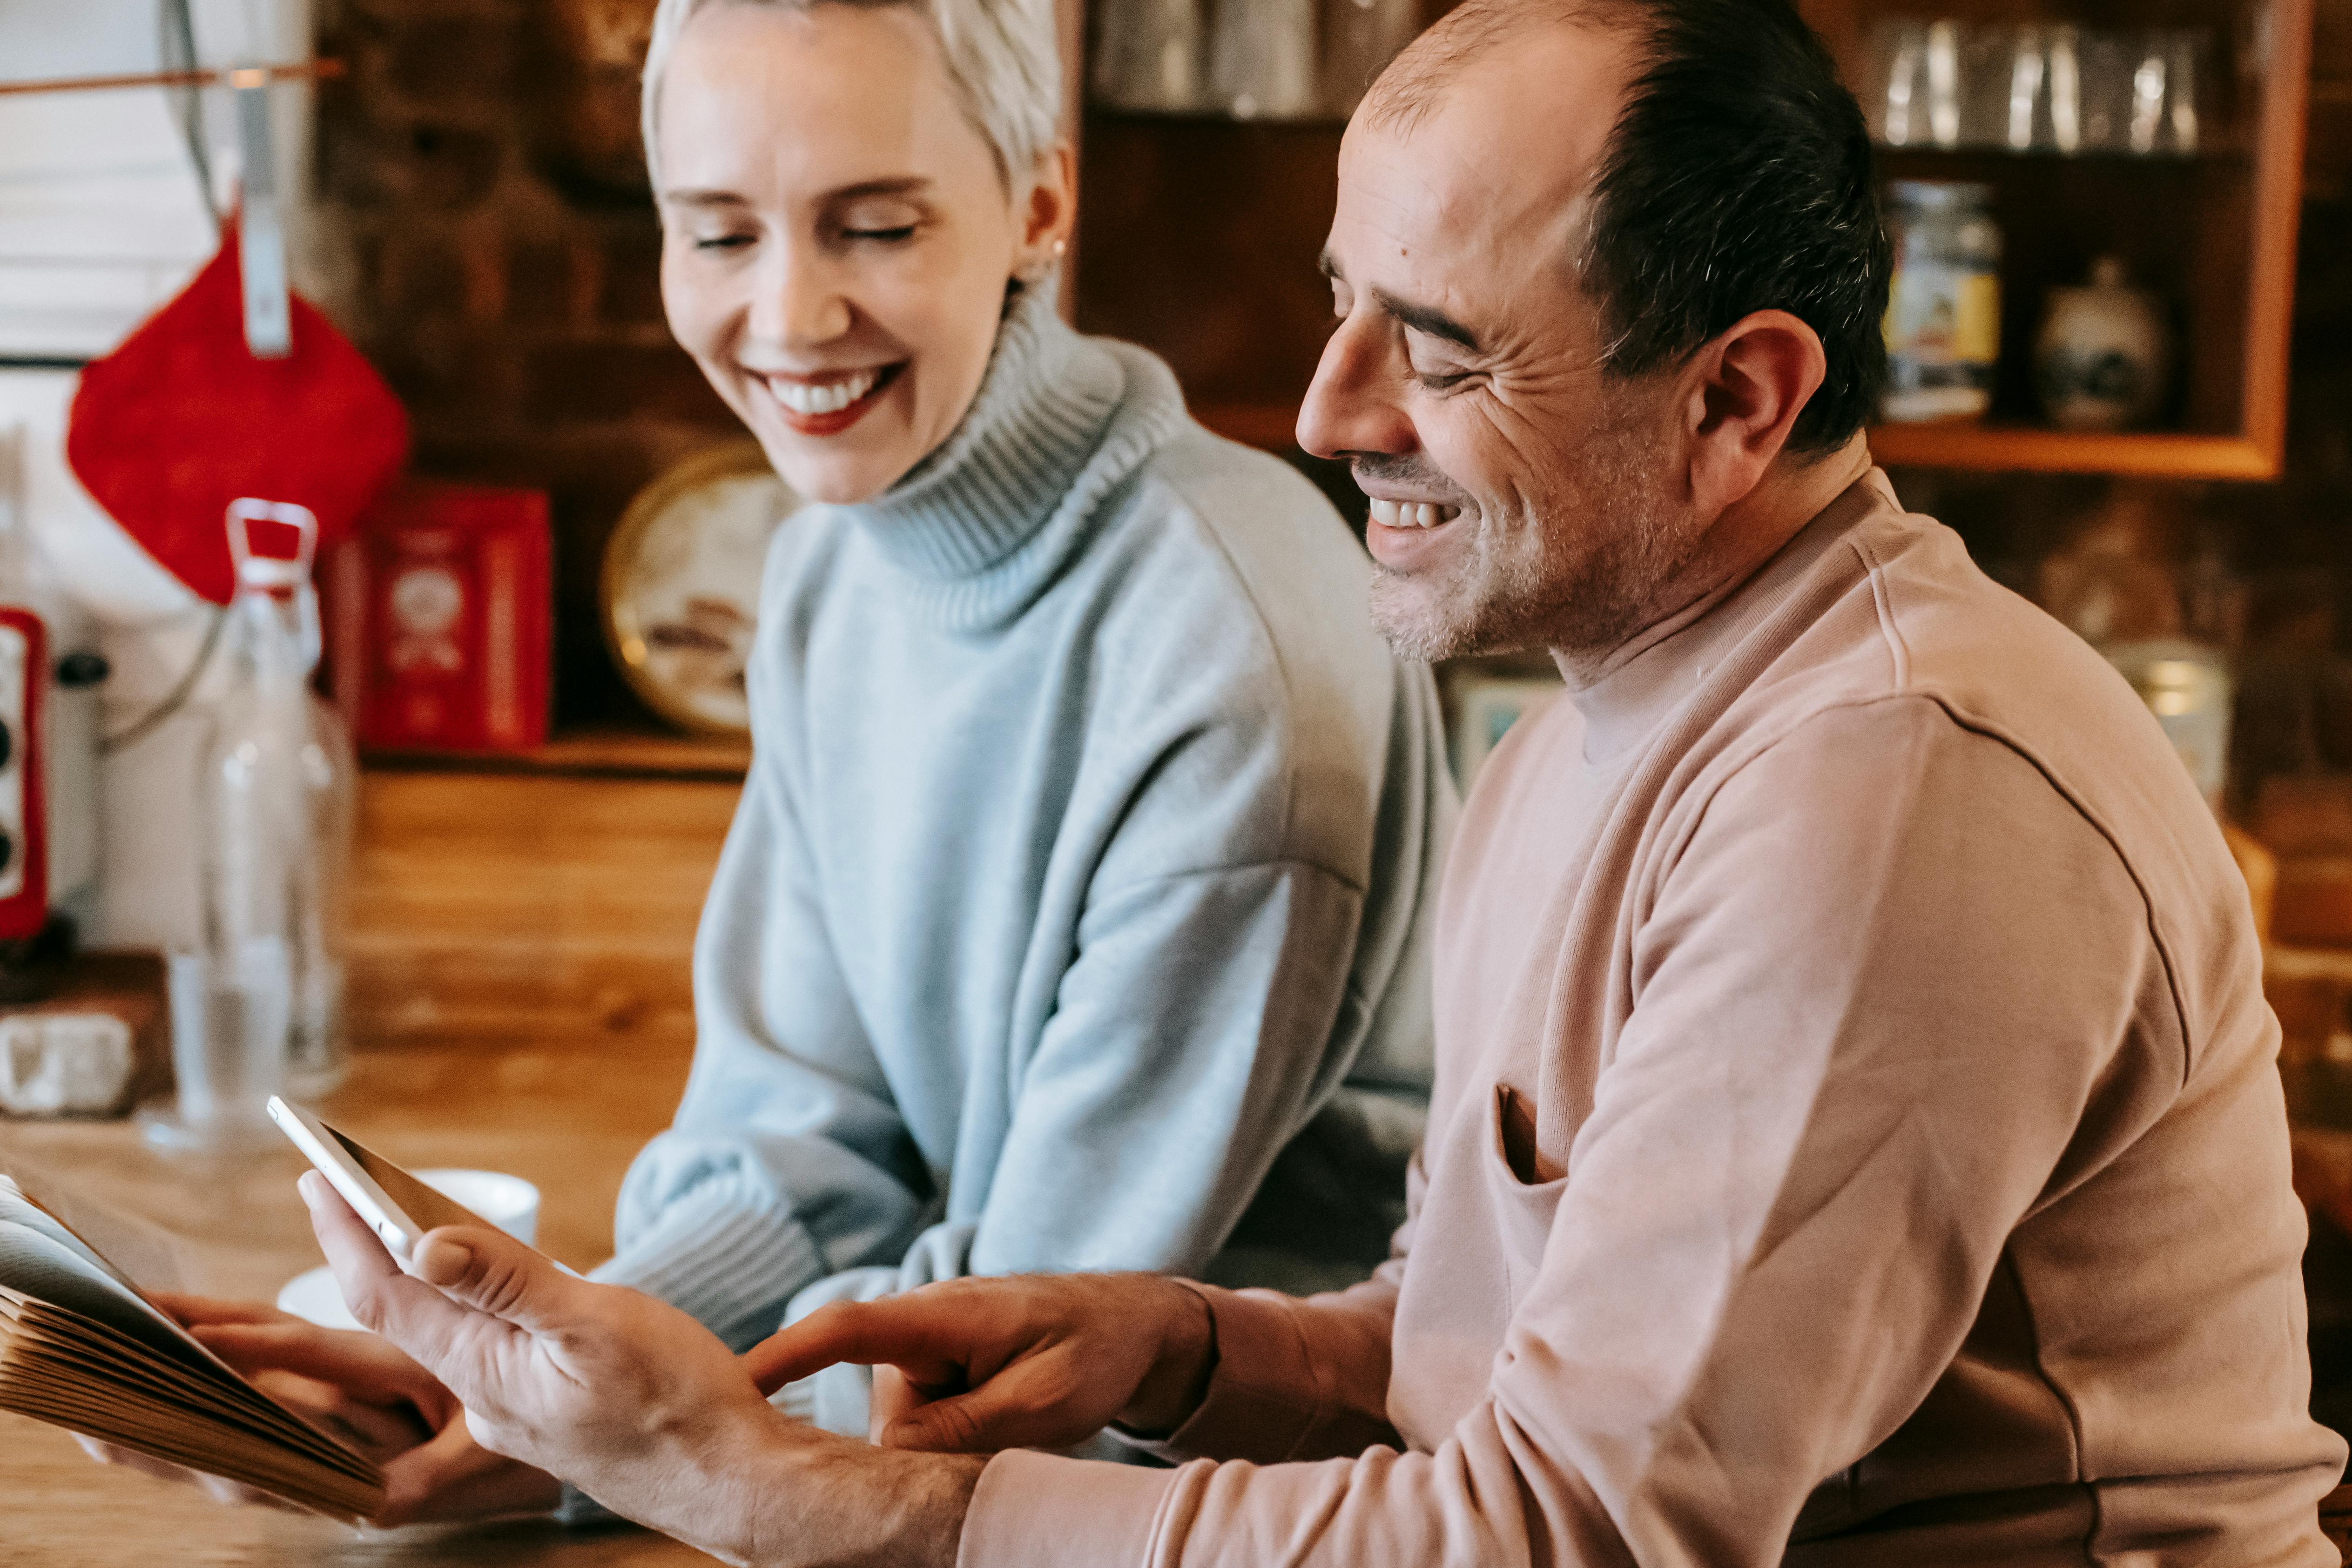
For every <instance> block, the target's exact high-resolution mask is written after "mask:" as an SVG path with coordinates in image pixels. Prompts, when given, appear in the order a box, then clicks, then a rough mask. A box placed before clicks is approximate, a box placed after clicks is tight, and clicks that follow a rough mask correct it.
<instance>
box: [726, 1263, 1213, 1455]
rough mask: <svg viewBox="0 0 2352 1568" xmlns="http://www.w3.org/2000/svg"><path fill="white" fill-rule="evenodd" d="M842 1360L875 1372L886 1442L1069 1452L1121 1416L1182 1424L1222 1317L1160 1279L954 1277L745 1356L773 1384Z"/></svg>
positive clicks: (877, 1434)
mask: <svg viewBox="0 0 2352 1568" xmlns="http://www.w3.org/2000/svg"><path fill="white" fill-rule="evenodd" d="M844 1361H846V1362H856V1363H860V1364H867V1365H872V1366H873V1367H874V1368H875V1377H874V1406H873V1408H874V1417H873V1421H874V1424H873V1433H874V1440H875V1441H876V1442H877V1443H880V1444H882V1445H884V1446H885V1447H888V1448H915V1449H928V1450H931V1451H934V1452H943V1453H966V1454H979V1453H992V1452H994V1451H995V1450H997V1449H999V1448H1068V1447H1070V1446H1071V1445H1073V1444H1076V1443H1081V1442H1084V1441H1085V1440H1086V1439H1087V1438H1088V1437H1093V1436H1094V1435H1095V1434H1096V1433H1097V1432H1099V1431H1101V1430H1102V1429H1103V1428H1104V1427H1108V1426H1109V1425H1110V1424H1111V1423H1112V1422H1114V1421H1116V1422H1118V1424H1119V1425H1121V1426H1123V1427H1128V1428H1129V1429H1130V1430H1131V1431H1134V1432H1136V1433H1138V1434H1140V1435H1145V1436H1151V1437H1164V1436H1166V1435H1167V1434H1168V1433H1170V1432H1172V1431H1174V1430H1175V1429H1176V1428H1177V1427H1180V1426H1181V1425H1183V1423H1184V1419H1185V1417H1186V1416H1190V1415H1191V1414H1192V1412H1193V1411H1194V1410H1196V1409H1198V1408H1199V1407H1200V1404H1201V1400H1202V1396H1204V1395H1205V1394H1206V1392H1207V1389H1208V1384H1209V1375H1210V1373H1211V1372H1212V1371H1213V1370H1214V1369H1215V1366H1216V1338H1215V1320H1214V1319H1213V1317H1212V1316H1211V1315H1210V1312H1209V1304H1208V1301H1207V1300H1206V1299H1205V1298H1203V1297H1202V1295H1201V1294H1200V1293H1199V1292H1198V1291H1194V1290H1192V1289H1191V1288H1190V1287H1189V1286H1186V1285H1184V1284H1181V1283H1180V1282H1179V1281H1174V1280H1170V1279H1165V1278H1162V1277H1161V1276H1160V1275H1157V1274H1036V1275H1016V1276H1013V1277H1011V1278H1007V1279H992V1280H949V1281H942V1282H940V1283H939V1284H936V1285H926V1286H924V1287H923V1288H922V1289H921V1290H919V1291H908V1292H907V1293H906V1294H904V1295H898V1296H889V1297H886V1298H884V1299H883V1300H881V1301H835V1302H834V1303H833V1304H832V1305H830V1306H827V1307H824V1308H821V1309H819V1310H818V1311H816V1312H812V1313H810V1314H809V1315H808V1316H807V1317H806V1318H804V1319H803V1320H802V1321H801V1322H797V1323H795V1324H793V1326H792V1327H791V1328H788V1329H786V1330H784V1331H783V1332H782V1333H779V1334H776V1335H774V1336H773V1337H772V1338H770V1339H768V1340H766V1341H764V1342H762V1343H760V1344H758V1345H756V1346H754V1347H753V1348H752V1349H751V1352H750V1353H749V1354H746V1355H745V1357H744V1362H745V1364H747V1365H748V1366H749V1367H750V1368H751V1373H752V1375H753V1376H754V1377H756V1378H757V1379H758V1380H759V1383H760V1385H761V1387H762V1388H768V1389H774V1388H781V1387H782V1386H783V1385H785V1384H786V1383H789V1382H791V1381H792V1380H793V1379H794V1378H800V1377H806V1376H808V1375H810V1374H812V1373H814V1372H815V1371H817V1370H818V1369H819V1368H821V1367H825V1366H830V1365H832V1364H835V1362H844Z"/></svg>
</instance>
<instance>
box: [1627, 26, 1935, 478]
mask: <svg viewBox="0 0 2352 1568" xmlns="http://www.w3.org/2000/svg"><path fill="white" fill-rule="evenodd" d="M1627 4H1628V7H1629V9H1632V10H1633V11H1635V12H1637V13H1644V14H1645V15H1643V16H1641V18H1640V20H1639V21H1638V22H1637V23H1636V24H1635V25H1636V26H1640V27H1641V29H1642V30H1643V33H1644V34H1646V42H1645V45H1644V48H1643V53H1644V56H1645V65H1644V68H1643V71H1642V74H1641V76H1640V77H1639V78H1637V79H1636V80H1635V82H1634V84H1633V89H1632V90H1631V91H1630V92H1629V93H1628V95H1627V98H1626V103H1625V108H1624V110H1623V112H1622V113H1621V114H1620V115H1619V117H1618V120H1617V128H1616V131H1615V132H1614V133H1613V134H1612V137H1611V139H1610V143H1609V150H1608V152H1606V153H1604V154H1603V156H1602V160H1601V172H1600V174H1599V176H1598V178H1597V179H1596V180H1595V182H1594V192H1593V193H1594V213H1593V220H1592V232H1591V249H1590V251H1589V252H1588V253H1587V257H1586V273H1585V287H1587V288H1588V289H1589V290H1590V291H1591V293H1592V295H1593V296H1594V298H1598V299H1599V300H1601V304H1602V307H1603V309H1604V311H1605V313H1606V318H1607V320H1608V326H1609V330H1610V332H1611V341H1610V349H1609V361H1608V362H1609V366H1610V368H1611V369H1612V371H1615V372H1617V373H1618V374H1620V375H1629V376H1630V375H1639V374H1641V373H1643V371H1651V370H1656V369H1658V368H1660V367H1662V366H1664V365H1668V364H1672V363H1674V362H1675V361H1678V360H1680V359H1682V358H1683V357H1684V356H1685V355H1686V354H1688V353H1690V352H1691V351H1692V350H1695V349H1696V348H1697V347H1698V346H1699V345H1700V344H1702V343H1704V342H1706V340H1708V339H1710V338H1712V337H1714V336H1715V335H1716V334H1717V333H1718V332H1720V331H1722V330H1724V329H1726V328H1727V327H1729V326H1730V325H1731V324H1732V323H1733V322H1735V321H1737V320H1738V319H1740V318H1741V317H1743V316H1745V315H1747V314H1748V313H1749V312H1750V311H1754V310H1776V309H1777V310H1786V311H1787V312H1789V313H1790V315H1792V316H1794V317H1796V318H1797V319H1799V320H1801V321H1802V322H1803V323H1804V324H1805V325H1806V326H1808V327H1811V329H1813V331H1814V332H1815V333H1816V334H1818V335H1819V336H1820V338H1821V340H1822V350H1823V351H1824V352H1825V353H1826V354H1827V355H1828V358H1829V373H1828V375H1827V377H1826V378H1825V379H1824V380H1823V381H1822V386H1821V390H1820V391H1819V392H1815V393H1814V394H1813V398H1812V401H1811V402H1809V403H1807V404H1806V405H1805V407H1804V409H1803V411H1802V412H1801V413H1799V414H1798V416H1797V422H1796V424H1795V425H1794V427H1793V428H1792V429H1791V430H1790V433H1789V445H1790V448H1791V449H1792V450H1795V451H1799V452H1819V451H1827V450H1832V449H1834V448H1836V447H1840V446H1843V445H1844V444H1845V443H1846V441H1847V439H1848V438H1849V437H1851V436H1852V435H1853V433H1854V432H1855V431H1857V430H1860V429H1861V428H1862V427H1863V425H1864V423H1867V422H1868V420H1869V418H1870V416H1871V414H1872V413H1874V411H1875V410H1876V409H1877V407H1878V398H1879V393H1880V392H1882V391H1883V390H1884V389H1885V382H1886V340H1885V337H1884V336H1883V328H1882V325H1881V323H1882V322H1883V321H1884V319H1885V315H1886V287H1887V278H1888V275H1889V273H1890V271H1891V270H1892V267H1893V265H1894V263H1893V258H1892V253H1891V251H1890V249H1889V247H1888V246H1887V242H1886V229H1885V225H1884V224H1883V223H1881V222H1880V220H1879V214H1878V194H1877V177H1876V172H1875V170H1874V166H1873V162H1872V158H1871V152H1870V131H1869V129H1868V128H1867V127H1866V126H1865V125H1864V123H1863V118H1862V109H1861V106H1860V105H1858V104H1856V103H1855V102H1854V100H1853V94H1852V93H1851V92H1848V91H1847V90H1846V89H1845V87H1844V86H1843V84H1842V83H1841V82H1840V81H1839V80H1838V77H1837V68H1836V67H1835V66H1834V65H1832V64H1831V62H1830V57H1829V51H1828V50H1826V49H1824V48H1823V47H1822V42H1821V40H1820V39H1819V38H1818V37H1814V35H1813V32H1812V29H1811V28H1810V27H1808V26H1805V24H1804V22H1803V21H1802V20H1801V19H1800V18H1799V16H1797V12H1796V8H1795V7H1794V6H1793V5H1790V0H1627Z"/></svg>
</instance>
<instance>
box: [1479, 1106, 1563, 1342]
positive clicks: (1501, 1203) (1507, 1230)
mask: <svg viewBox="0 0 2352 1568" xmlns="http://www.w3.org/2000/svg"><path fill="white" fill-rule="evenodd" d="M1479 1163H1480V1168H1481V1169H1482V1171H1483V1172H1484V1174H1485V1176H1486V1197H1487V1204H1488V1207H1490V1208H1491V1209H1492V1210H1493V1211H1494V1215H1495V1230H1496V1239H1497V1240H1498V1241H1500V1242H1501V1244H1502V1255H1503V1267H1504V1274H1505V1277H1506V1281H1507V1285H1508V1288H1509V1291H1510V1297H1511V1304H1512V1306H1513V1307H1514V1308H1516V1307H1517V1304H1518V1300H1519V1298H1520V1296H1521V1295H1523V1294H1525V1293H1526V1291H1527V1289H1528V1286H1529V1285H1531V1284H1533V1283H1534V1282H1535V1277H1536V1271H1537V1270H1538V1269H1540V1268H1541V1267H1542V1266H1543V1255H1544V1245H1545V1243H1546V1242H1547V1241H1548V1240H1549V1239H1550V1237H1551V1224H1552V1217H1553V1216H1554V1215H1555V1214H1557V1213H1558V1212H1559V1199H1560V1194H1561V1193H1562V1192H1564V1191H1565V1190H1566V1189H1567V1187H1568V1177H1567V1176H1551V1177H1549V1178H1545V1177H1544V1175H1543V1166H1544V1161H1543V1158H1542V1155H1540V1153H1539V1152H1538V1148H1537V1145H1536V1115H1535V1103H1534V1102H1533V1101H1532V1100H1530V1099H1528V1097H1527V1096H1526V1095H1525V1094H1522V1093H1520V1092H1518V1091H1517V1089H1514V1088H1512V1087H1511V1086H1510V1085H1509V1084H1507V1083H1497V1084H1496V1085H1495V1098H1494V1107H1493V1110H1492V1112H1491V1113H1490V1114H1489V1117H1488V1121H1487V1127H1486V1157H1485V1158H1484V1159H1483V1160H1481V1161H1480V1162H1479Z"/></svg>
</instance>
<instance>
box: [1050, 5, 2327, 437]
mask: <svg viewBox="0 0 2352 1568" xmlns="http://www.w3.org/2000/svg"><path fill="white" fill-rule="evenodd" d="M1062 3H1063V5H1064V7H1065V14H1066V20H1068V22H1069V24H1070V25H1071V26H1073V27H1074V28H1075V27H1076V15H1075V14H1076V10H1077V0H1062ZM1444 8H1445V6H1444V4H1443V0H1433V4H1432V5H1430V7H1429V11H1430V14H1431V15H1435V14H1436V13H1437V12H1439V11H1442V10H1444ZM1801 9H1802V10H1803V11H1804V13H1805V16H1806V17H1807V19H1808V20H1809V21H1811V23H1812V24H1813V26H1815V27H1816V28H1818V29H1819V30H1820V31H1821V32H1822V36H1823V37H1824V39H1825V40H1826V41H1827V42H1828V44H1829V46H1830V47H1831V50H1832V54H1834V55H1835V56H1836V57H1837V59H1838V62H1839V65H1840V68H1841V70H1842V72H1843V74H1844V75H1845V77H1846V78H1847V79H1848V80H1849V81H1850V82H1855V83H1860V82H1862V81H1864V79H1865V78H1867V76H1868V75H1869V55H1870V49H1871V40H1872V35H1873V29H1874V26H1877V25H1878V24H1880V23H1881V22H1883V21H1885V19H1887V18H1891V17H1897V16H1910V15H1913V14H1915V13H1918V12H1920V11H1921V9H1922V8H1921V7H1917V6H1907V5H1900V4H1896V3H1895V0H1801ZM1925 9H1926V10H1927V11H1928V12H1932V13H1933V14H1935V15H1938V16H1952V17H1956V18H1958V19H1961V20H1963V21H1967V22H1972V23H1974V22H1983V23H1995V22H1997V23H2006V24H2021V23H2036V22H2039V23H2062V22H2063V23H2076V24H2081V25H2084V26H2104V27H2132V28H2138V27H2148V26H2166V27H2189V28H2198V29H2201V30H2203V31H2204V32H2205V33H2206V34H2207V35H2209V36H2210V39H2211V41H2212V46H2213V55H2212V60H2213V77H2214V78H2215V79H2214V81H2213V85H2212V99H2211V102H2210V113H2209V114H2208V115H2207V117H2206V120H2205V126H2204V131H2203V141H2202V144H2201V148H2200V151H2199V152H2195V153H2193V154H2188V155H2179V154H2158V155H2149V156H2142V155H2136V154H2132V153H2126V152H2096V153H2089V154H2085V155H2082V156H2063V155H2059V154H2057V153H2054V152H2010V151H2007V150H2000V151H1984V150H1975V149H1940V148H1918V147H1906V148H1888V147H1883V148H1881V149H1880V150H1879V163H1880V172H1881V174H1882V176H1883V177H1884V178H1886V179H1912V180H1943V181H1956V180H1957V181H1971V182H1979V183H1986V184H1989V185H1990V186H1991V187H1992V188H1993V192H1994V197H1993V203H1992V208H1993V212H1994V214H1995V217H1996V218H1997V220H1998V222H1999V223H2000V226H2001V229H2002V231H2003V234H2004V236H2005V255H2004V256H2003V260H2002V265H2001V293H2002V300H2001V307H2002V308H2001V318H2002V330H2001V345H2000V369H1999V371H1998V372H1997V378H1996V384H1995V387H1994V392H1993V406H1992V412H1991V417H1990V422H1989V423H1985V424H1982V425H1979V426H1971V427H1954V426H1948V425H1932V426H1931V425H1906V426H1892V425H1889V426H1883V427H1881V428H1880V429H1878V430H1877V431H1875V432H1874V434H1873V438H1872V439H1873V444H1874V449H1875V450H1876V451H1877V453H1878V455H1879V457H1880V459H1881V461H1883V462H1885V463H1887V464H1889V465H1898V466H1904V467H1915V468H1948V469H1953V470H1962V471H1976V472H2014V473H2040V474H2079V475H2121V476H2146V477H2163V478H2173V479H2194V480H2208V479H2231V480H2263V479H2271V478H2274V477H2276V476H2278V474H2279V472H2280V470H2281V466H2282V464H2283V462H2284V453H2285V444H2286V429H2287V420H2286V411H2287V395H2286V393H2287V372H2288V363H2287V361H2288V345H2289V338H2290V333H2291V329H2292V326H2293V316H2294V268H2295V261H2296V241H2297V228H2298V221H2299V216H2300V204H2301V200H2302V193H2303V163H2304V144H2305V113H2306V109H2307V106H2308V102H2309V98H2310V82H2309V78H2310V74H2311V50H2312V27H2313V16H2312V0H2067V3H2066V4H2042V3H2039V0H1937V4H1936V5H1932V6H1929V7H1926V8H1925ZM1071 86H1072V88H1073V89H1074V90H1075V89H1076V88H1077V86H1078V78H1077V77H1076V72H1075V70H1073V73H1072V78H1071ZM1076 129H1077V131H1078V144H1079V170H1080V177H1079V184H1080V189H1081V191H1082V193H1083V198H1082V200H1081V201H1080V203H1079V209H1078V222H1079V230H1078V243H1077V246H1076V253H1075V256H1074V259H1073V268H1074V276H1073V278H1072V283H1073V287H1072V290H1071V294H1070V298H1071V299H1072V301H1073V304H1074V314H1075V316H1076V320H1077V323H1078V325H1079V326H1080V327H1082V328H1083V329H1086V330H1087V331H1092V332H1101V333H1106V334H1108V335H1111V336H1115V337H1120V338H1126V339H1129V340H1133V341H1136V342H1139V343H1142V344H1144V345H1145V346H1147V347H1149V348H1150V349H1152V350H1154V351H1156V352H1158V353H1160V355H1161V356H1163V357H1164V358H1166V359H1167V360H1168V361H1169V362H1170V364H1171V365H1172V366H1173V367H1174V368H1175V370H1176V372H1177V375H1178V378H1179V379H1180V380H1181V382H1183V385H1184V388H1185V391H1186V393H1187V394H1188V396H1189V397H1190V398H1191V399H1192V403H1193V408H1194V413H1196V414H1197V415H1198V417H1199V418H1200V419H1201V421H1202V423H1205V424H1207V425H1208V426H1209V427H1210V428H1212V429H1213V430H1215V431H1217V432H1219V433H1220V434H1224V435H1227V436H1230V437H1232V438H1234V440H1237V441H1243V442H1246V443H1248V444H1251V445H1255V446H1261V447H1265V448H1266V449H1267V450H1270V451H1276V452H1283V453H1288V454H1293V455H1295V454H1296V447H1295V440H1294V436H1293V428H1294V425H1295V423H1296V420H1297V408H1298V402H1299V400H1300V398H1301V397H1302V396H1303V395H1304V394H1305V392H1306V390H1307V383H1308V382H1309V381H1310V380H1311V378H1312V377H1313V374H1314V371H1315V365H1316V361H1318V359H1319V358H1320V356H1321V353H1322V347H1323V342H1324V340H1325V338H1326V336H1327V334H1328V330H1329V322H1330V297H1329V288H1328V285H1327V284H1326V283H1325V282H1324V280H1323V278H1322V277H1320V276H1319V274H1318V270H1317V267H1316V261H1317V257H1318V255H1319V253H1320V251H1321V248H1322V245H1323V240H1324V236H1325V235H1326V233H1327V231H1328V228H1329V225H1330V221H1331V212H1332V207H1333V204H1334V202H1335V199H1336V195H1337V179H1336V165H1337V162H1338V155H1339V141H1340V137H1341V133H1342V129H1343V128H1342V127H1341V126H1340V125H1339V124H1338V123H1336V122H1333V121H1331V120H1292V121H1283V122H1276V121H1265V120H1232V119H1220V118H1218V117H1216V116H1213V115H1174V114H1145V113H1136V112H1132V111H1128V110H1108V109H1104V108H1099V107H1096V108H1089V109H1088V110H1087V111H1086V112H1085V114H1084V116H1083V119H1082V120H1079V121H1078V123H1077V126H1076ZM2101 256H2117V257H2119V258H2120V259H2121V260H2122V261H2123V262H2124V263H2125V264H2126V268H2127V270H2128V273H2129V276H2130V278H2131V280H2132V281H2133V283H2134V284H2135V285H2136V286H2137V287H2146V288H2148V289H2150V290H2153V291H2155V292H2156V293H2157V294H2158V295H2159V296H2161V297H2162V298H2165V299H2167V300H2168V301H2169V302H2170V303H2171V305H2172V307H2173V311H2174V316H2175V320H2174V326H2175V329H2176V334H2177V337H2178V339H2179V356H2178V358H2179V373H2178V375H2177V387H2176V392H2175V394H2174V397H2173V399H2172V403H2171V406H2170V407H2169V408H2168V410H2167V411H2166V413H2164V415H2163V416H2162V417H2161V419H2160V421H2159V422H2158V423H2159V426H2160V427H2159V428H2157V429H2152V430H2148V431H2143V432H2134V433H2131V434H2073V433H2068V432H2063V431H2058V430H2053V429H2050V428H2048V427H2047V426H2046V425H2043V424H2042V423H2040V409H2039V406H2038V399H2037V396H2036V392H2035V390H2034V386H2033V380H2032V366H2033V360H2034V352H2033V349H2034V340H2035V336H2036V333H2037V331H2038V329H2039V328H2040V326H2041V322H2042V308H2043V301H2044V298H2045V294H2046V291H2047V290H2048V289H2049V288H2051V287H2053V286H2061V285H2076V284H2081V283H2083V282H2084V281H2086V279H2087V277H2088V275H2089V273H2090V270H2091V267H2092V263H2093V262H2094V261H2095V259H2097V258H2098V257H2101ZM1236 277H1248V278H1249V279H1250V280H1251V283H1250V287H1246V288H1236V287H1234V282H1233V280H1234V278H1236Z"/></svg>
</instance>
